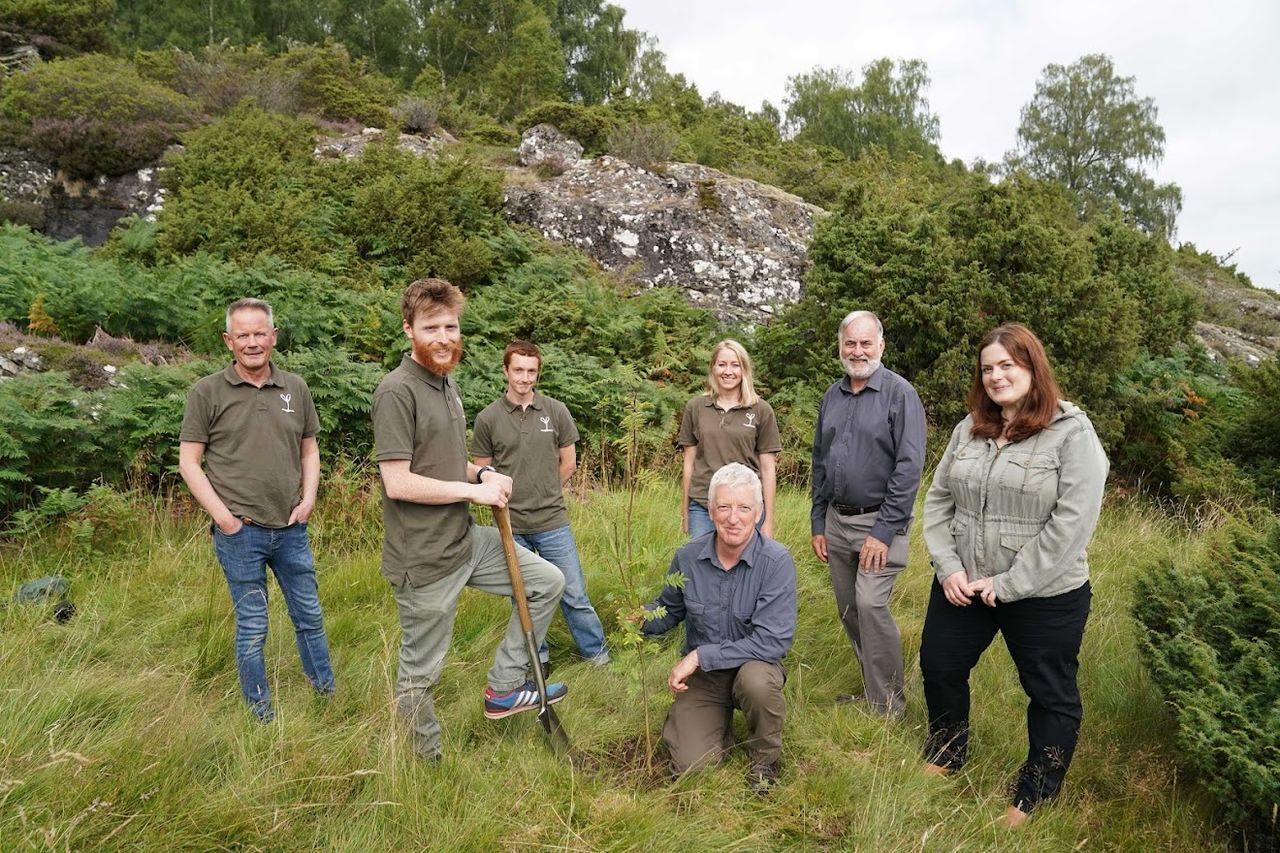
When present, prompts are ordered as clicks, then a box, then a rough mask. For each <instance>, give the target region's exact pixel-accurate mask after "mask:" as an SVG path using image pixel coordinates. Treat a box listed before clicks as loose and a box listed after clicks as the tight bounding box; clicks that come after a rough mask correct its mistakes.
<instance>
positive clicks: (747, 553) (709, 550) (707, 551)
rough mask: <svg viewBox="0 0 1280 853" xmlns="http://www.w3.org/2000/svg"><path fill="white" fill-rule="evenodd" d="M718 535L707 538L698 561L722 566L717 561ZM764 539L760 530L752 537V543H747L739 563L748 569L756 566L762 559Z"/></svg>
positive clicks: (714, 534)
mask: <svg viewBox="0 0 1280 853" xmlns="http://www.w3.org/2000/svg"><path fill="white" fill-rule="evenodd" d="M717 535H718V534H716V533H712V534H711V535H710V536H708V537H707V544H705V545H703V546H702V551H701V553H699V554H698V559H700V560H707V561H708V562H710V563H711V565H713V566H716V567H719V565H720V564H719V562H717V561H718V560H719V559H720V558H719V557H717V556H716V536H717ZM763 538H764V534H762V533H761V532H760V531H759V530H757V531H756V532H755V533H753V534H752V535H751V541H750V542H748V543H747V547H746V548H744V549H743V551H742V553H741V554H740V555H738V563H746V564H747V568H748V569H749V568H751V567H752V566H754V565H755V564H756V561H757V560H758V559H759V558H760V542H761V540H762V539H763ZM736 565H737V563H734V566H736ZM728 568H730V569H732V568H733V566H729V567H728Z"/></svg>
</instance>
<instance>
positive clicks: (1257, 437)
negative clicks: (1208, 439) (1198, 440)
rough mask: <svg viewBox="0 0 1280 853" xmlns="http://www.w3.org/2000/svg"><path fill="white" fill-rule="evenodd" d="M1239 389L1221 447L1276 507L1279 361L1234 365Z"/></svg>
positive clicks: (1279, 502)
mask: <svg viewBox="0 0 1280 853" xmlns="http://www.w3.org/2000/svg"><path fill="white" fill-rule="evenodd" d="M1234 375H1235V379H1236V383H1237V385H1238V386H1239V388H1240V390H1241V392H1242V393H1243V404H1242V406H1241V409H1240V417H1239V420H1238V421H1237V422H1236V423H1235V424H1232V425H1231V426H1230V428H1229V430H1228V432H1227V436H1226V441H1225V442H1224V450H1225V453H1226V455H1227V456H1229V457H1230V458H1231V459H1234V460H1235V461H1236V462H1237V463H1238V464H1239V465H1240V466H1241V467H1242V468H1244V469H1245V470H1246V471H1248V472H1249V474H1250V476H1252V478H1253V480H1254V482H1256V483H1257V485H1258V488H1259V491H1260V492H1261V493H1262V494H1264V495H1265V496H1266V498H1267V500H1269V501H1270V503H1271V506H1272V507H1273V508H1280V362H1277V360H1276V359H1274V358H1273V359H1270V360H1268V361H1266V362H1263V363H1262V364H1261V365H1259V366H1258V367H1256V368H1247V367H1243V366H1237V367H1236V368H1235V371H1234Z"/></svg>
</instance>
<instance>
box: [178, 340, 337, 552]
mask: <svg viewBox="0 0 1280 853" xmlns="http://www.w3.org/2000/svg"><path fill="white" fill-rule="evenodd" d="M319 431H320V419H319V418H318V417H317V416H316V407H315V403H313V402H312V400H311V390H310V389H309V388H307V383H306V382H304V381H303V379H302V377H301V376H298V375H297V374H294V373H288V372H286V371H283V370H280V369H278V368H277V367H276V366H275V365H274V364H272V365H271V376H270V378H269V379H267V381H266V382H265V383H264V384H263V386H262V387H261V388H258V387H257V386H255V385H254V384H253V383H252V382H247V381H245V379H243V378H242V377H241V376H240V374H239V373H236V366H235V362H232V363H231V364H230V365H228V366H227V369H226V370H223V371H221V372H219V373H214V374H211V375H209V376H206V377H204V378H203V379H201V380H200V381H199V382H197V383H196V384H195V386H194V387H193V388H192V389H191V393H189V394H188V395H187V406H186V411H185V412H184V413H183V416H182V430H181V431H180V432H179V434H178V438H179V440H180V441H197V442H200V443H201V444H203V445H204V469H205V475H206V476H207V477H208V478H209V483H210V485H212V486H213V490H214V492H216V493H217V495H218V497H219V498H221V499H222V502H223V503H224V504H226V505H227V509H229V510H231V512H232V513H233V514H235V515H237V516H239V517H240V518H248V519H251V520H252V521H253V523H254V524H256V525H258V526H259V527H275V528H279V527H286V526H288V524H289V516H290V515H292V514H293V508H294V507H296V506H297V505H298V502H299V500H300V499H301V491H300V490H301V487H302V440H303V439H304V438H311V437H312V436H314V435H315V434H316V433H317V432H319Z"/></svg>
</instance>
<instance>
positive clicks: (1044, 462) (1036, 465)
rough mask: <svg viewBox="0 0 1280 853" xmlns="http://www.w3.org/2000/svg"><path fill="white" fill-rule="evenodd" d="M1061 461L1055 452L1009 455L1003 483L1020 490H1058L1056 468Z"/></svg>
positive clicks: (1060, 465)
mask: <svg viewBox="0 0 1280 853" xmlns="http://www.w3.org/2000/svg"><path fill="white" fill-rule="evenodd" d="M1061 467H1062V462H1061V461H1060V460H1059V459H1058V454H1057V453H1056V452H1055V453H1036V454H1033V455H1030V456H1010V457H1009V458H1008V461H1007V464H1006V466H1005V472H1004V477H1002V478H1001V479H1002V480H1003V481H1004V485H1005V486H1008V487H1009V488H1013V489H1017V490H1018V491H1020V492H1039V491H1041V490H1043V489H1046V488H1049V489H1050V490H1051V491H1053V492H1054V493H1056V492H1057V490H1058V470H1059V469H1060V468H1061Z"/></svg>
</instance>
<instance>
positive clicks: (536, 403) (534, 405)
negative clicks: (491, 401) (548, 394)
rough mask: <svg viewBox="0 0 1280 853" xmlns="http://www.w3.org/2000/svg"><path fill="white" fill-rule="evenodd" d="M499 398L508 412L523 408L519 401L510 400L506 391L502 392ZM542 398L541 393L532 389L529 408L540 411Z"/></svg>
mask: <svg viewBox="0 0 1280 853" xmlns="http://www.w3.org/2000/svg"><path fill="white" fill-rule="evenodd" d="M499 399H501V400H502V405H503V407H504V408H505V409H506V410H507V411H508V412H518V411H520V410H521V409H522V408H524V407H523V406H521V405H520V404H519V403H513V402H511V398H510V397H508V396H507V392H506V391H503V392H502V396H501V397H500V398H499ZM542 400H543V397H542V395H541V394H539V393H538V392H537V391H534V392H533V402H531V403H530V404H529V408H531V409H537V410H538V411H539V412H540V411H542Z"/></svg>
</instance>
